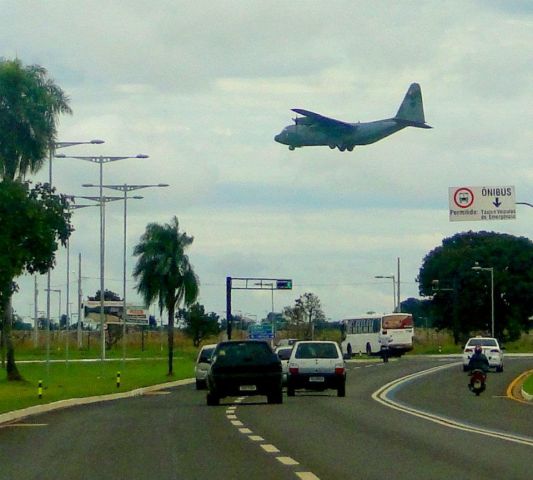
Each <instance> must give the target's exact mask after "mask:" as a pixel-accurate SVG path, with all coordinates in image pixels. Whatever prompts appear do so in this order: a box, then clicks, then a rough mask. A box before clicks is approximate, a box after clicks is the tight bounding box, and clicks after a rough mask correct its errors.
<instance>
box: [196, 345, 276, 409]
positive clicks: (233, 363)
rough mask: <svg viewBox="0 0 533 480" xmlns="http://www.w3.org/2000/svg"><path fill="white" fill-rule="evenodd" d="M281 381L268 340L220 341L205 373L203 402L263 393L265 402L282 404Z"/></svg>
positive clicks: (274, 355) (208, 403)
mask: <svg viewBox="0 0 533 480" xmlns="http://www.w3.org/2000/svg"><path fill="white" fill-rule="evenodd" d="M281 382H282V378H281V362H280V360H279V357H278V356H277V355H276V354H275V353H274V351H273V350H272V348H271V347H270V344H269V343H268V342H266V341H263V340H233V341H227V342H220V343H219V344H218V345H217V347H216V348H215V351H214V352H213V357H212V359H211V367H210V368H209V370H208V372H207V389H208V392H207V397H206V400H207V405H218V404H219V403H220V399H221V398H224V397H230V396H242V395H246V396H248V395H266V397H267V399H268V403H283V390H282V384H281Z"/></svg>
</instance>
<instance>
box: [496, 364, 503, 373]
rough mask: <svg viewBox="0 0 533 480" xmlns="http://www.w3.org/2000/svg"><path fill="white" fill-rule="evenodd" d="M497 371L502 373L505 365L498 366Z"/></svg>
mask: <svg viewBox="0 0 533 480" xmlns="http://www.w3.org/2000/svg"><path fill="white" fill-rule="evenodd" d="M496 371H497V372H500V373H501V372H503V365H500V366H498V367H496Z"/></svg>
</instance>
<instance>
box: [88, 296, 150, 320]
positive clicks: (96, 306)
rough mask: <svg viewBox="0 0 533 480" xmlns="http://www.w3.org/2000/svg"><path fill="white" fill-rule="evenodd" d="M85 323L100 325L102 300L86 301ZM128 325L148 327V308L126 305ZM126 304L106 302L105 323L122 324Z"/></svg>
mask: <svg viewBox="0 0 533 480" xmlns="http://www.w3.org/2000/svg"><path fill="white" fill-rule="evenodd" d="M82 310H83V316H84V320H83V321H84V322H88V323H100V300H86V301H85V302H84V303H83V306H82ZM126 314H127V316H126V323H127V324H131V325H148V308H147V307H143V306H138V305H126ZM123 317H124V302H122V301H113V300H106V301H104V322H105V323H122V321H123Z"/></svg>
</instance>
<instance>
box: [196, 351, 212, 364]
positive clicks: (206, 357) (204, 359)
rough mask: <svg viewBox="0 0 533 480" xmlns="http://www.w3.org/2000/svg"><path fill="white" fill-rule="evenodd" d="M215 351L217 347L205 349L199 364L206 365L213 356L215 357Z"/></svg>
mask: <svg viewBox="0 0 533 480" xmlns="http://www.w3.org/2000/svg"><path fill="white" fill-rule="evenodd" d="M214 350H215V347H212V348H204V349H203V350H202V351H201V353H200V358H199V359H198V363H205V362H207V361H208V360H209V359H210V358H211V355H213V351H214Z"/></svg>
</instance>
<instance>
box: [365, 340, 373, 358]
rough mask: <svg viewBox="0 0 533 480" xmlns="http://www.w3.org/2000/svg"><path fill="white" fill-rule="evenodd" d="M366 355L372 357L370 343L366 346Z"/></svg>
mask: <svg viewBox="0 0 533 480" xmlns="http://www.w3.org/2000/svg"><path fill="white" fill-rule="evenodd" d="M366 354H367V355H368V356H370V355H372V347H371V346H370V343H367V344H366Z"/></svg>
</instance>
